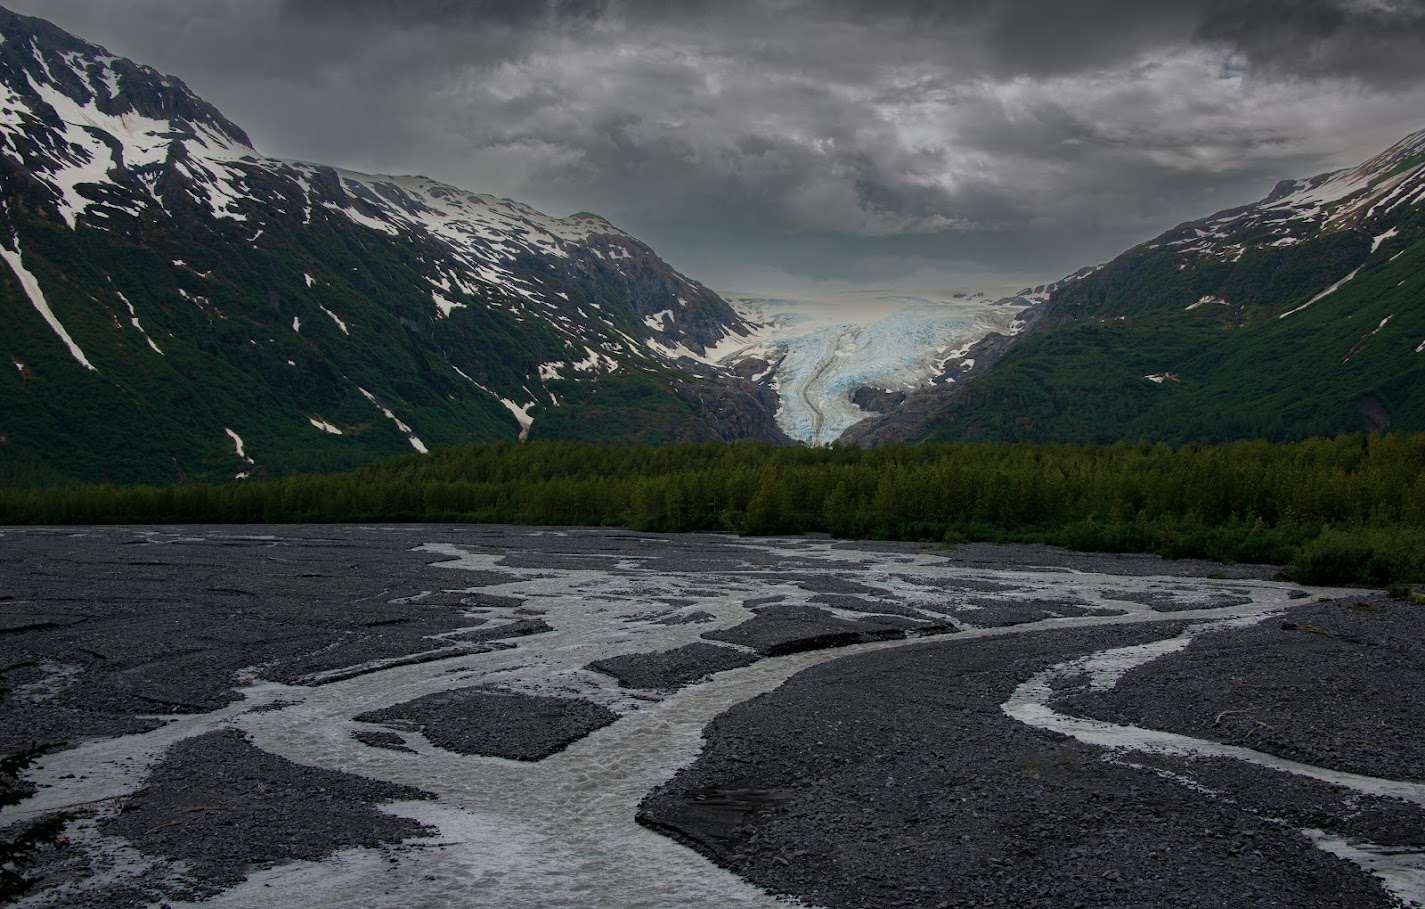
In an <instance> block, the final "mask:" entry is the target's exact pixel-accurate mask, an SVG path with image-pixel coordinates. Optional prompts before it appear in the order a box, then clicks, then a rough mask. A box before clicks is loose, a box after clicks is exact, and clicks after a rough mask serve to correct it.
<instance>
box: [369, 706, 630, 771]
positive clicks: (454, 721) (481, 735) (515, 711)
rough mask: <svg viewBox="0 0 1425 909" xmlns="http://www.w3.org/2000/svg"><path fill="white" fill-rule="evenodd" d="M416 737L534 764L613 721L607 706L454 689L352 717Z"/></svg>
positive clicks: (449, 747) (448, 747) (615, 716)
mask: <svg viewBox="0 0 1425 909" xmlns="http://www.w3.org/2000/svg"><path fill="white" fill-rule="evenodd" d="M356 719H357V721H359V722H362V723H382V724H385V725H387V726H392V727H394V728H397V729H403V730H409V731H413V732H420V733H422V734H423V735H425V737H426V738H427V739H429V740H430V742H431V744H433V745H435V746H436V747H438V748H444V749H446V750H448V751H454V752H457V753H459V754H479V755H484V756H486V757H501V758H508V759H510V760H514V761H538V760H542V759H544V758H547V757H549V756H550V755H551V754H555V753H557V752H559V751H562V750H564V749H565V748H567V747H569V745H570V744H572V743H574V742H577V741H578V740H579V739H582V738H583V737H584V736H586V735H588V734H589V733H591V732H593V731H595V730H597V729H602V728H603V727H605V726H607V725H609V724H610V723H612V722H614V721H615V720H617V719H618V714H616V713H614V712H613V711H612V710H609V709H608V708H607V707H603V706H600V705H599V704H595V703H592V702H590V701H585V700H579V699H576V698H553V697H544V696H541V695H532V694H522V693H518V692H508V691H493V690H490V689H487V688H457V689H455V690H454V691H442V692H438V693H436V694H430V695H426V696H425V697H423V698H417V699H416V700H414V701H407V702H405V703H404V704H397V705H396V706H394V707H387V708H385V709H382V710H373V711H370V712H368V713H363V714H361V715H359V716H357V717H356Z"/></svg>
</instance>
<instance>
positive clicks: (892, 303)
mask: <svg viewBox="0 0 1425 909" xmlns="http://www.w3.org/2000/svg"><path fill="white" fill-rule="evenodd" d="M1013 293H1014V291H1013V289H1012V288H1010V287H1008V286H1003V287H973V288H956V289H953V290H950V291H940V292H934V293H931V292H924V293H922V292H916V293H886V292H884V291H851V292H845V293H836V294H824V295H808V296H758V295H755V294H745V293H728V294H723V296H724V297H725V298H726V299H727V300H728V302H730V303H731V304H732V306H733V309H734V310H736V311H737V314H738V315H739V316H741V317H742V318H743V319H744V320H745V321H746V322H748V323H749V324H750V325H752V326H753V331H752V334H751V335H750V336H747V337H743V338H737V337H730V338H729V339H728V343H725V344H724V345H720V346H719V347H718V348H715V349H712V350H709V352H708V358H709V359H710V360H711V361H712V362H715V363H717V364H719V365H723V366H727V365H732V364H736V363H738V362H741V361H744V360H748V359H752V358H761V359H764V360H767V361H768V362H769V363H771V364H774V366H773V368H774V373H773V376H772V382H773V383H774V385H775V387H776V389H777V394H778V398H779V407H778V410H777V424H778V425H779V426H780V427H781V429H782V431H783V432H785V433H786V434H787V435H789V436H791V437H792V438H793V439H796V440H798V441H801V442H805V443H807V444H810V445H830V444H831V443H832V442H835V441H836V440H837V439H839V438H840V437H841V436H842V434H844V433H845V432H846V430H848V429H850V428H851V427H852V426H853V425H855V424H856V423H859V422H860V421H861V420H864V419H866V418H867V417H869V416H872V414H870V413H868V412H867V411H865V410H863V409H861V408H860V407H858V406H857V405H856V404H855V403H854V402H853V401H852V396H853V395H854V394H855V393H856V391H857V390H858V389H860V388H862V387H869V388H874V389H877V390H884V391H909V390H912V389H916V388H923V387H925V386H927V385H931V384H934V383H937V382H952V381H954V378H953V373H955V372H957V371H960V370H962V369H969V368H970V367H972V366H973V361H972V360H967V359H966V356H967V354H968V352H969V348H970V347H971V346H973V345H974V344H975V343H976V342H978V341H980V340H982V339H984V338H985V337H986V336H988V335H990V334H996V333H998V334H1006V335H1007V334H1014V333H1015V332H1016V331H1017V330H1018V323H1017V322H1016V316H1018V315H1019V314H1020V313H1022V312H1023V311H1024V309H1025V307H1026V306H1028V305H1029V302H1030V301H1028V300H1025V299H1023V298H1022V297H1017V296H1011V294H1013ZM947 372H948V373H949V374H950V375H949V376H947Z"/></svg>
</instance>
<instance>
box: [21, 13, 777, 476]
mask: <svg viewBox="0 0 1425 909" xmlns="http://www.w3.org/2000/svg"><path fill="white" fill-rule="evenodd" d="M0 248H3V250H4V252H5V253H6V256H5V258H6V259H7V261H8V262H9V263H10V266H11V267H10V269H8V272H9V273H10V280H8V281H7V280H5V273H6V270H3V269H0V306H3V307H4V312H5V314H6V318H9V319H12V321H13V320H18V321H17V322H15V324H16V326H17V328H16V331H15V332H14V333H13V337H12V338H11V339H9V340H8V341H7V342H4V343H3V344H0V346H3V347H4V348H5V349H4V351H3V352H4V353H6V354H7V355H9V358H10V360H11V361H12V362H15V363H19V364H23V365H24V367H25V368H24V369H17V370H16V371H15V372H16V375H14V376H8V377H7V378H6V379H3V380H0V400H3V401H4V403H5V405H6V406H5V408H4V412H5V413H7V414H8V416H7V417H5V418H4V419H5V424H6V425H0V462H3V461H4V460H5V458H6V457H7V456H9V455H11V454H13V453H14V452H15V451H16V450H19V449H20V448H24V449H25V450H27V451H28V455H27V457H29V458H30V459H31V460H32V461H34V462H36V463H39V462H43V461H46V460H47V458H48V453H49V452H50V451H51V450H53V449H55V448H64V449H79V450H83V451H84V452H85V457H86V459H87V460H88V462H89V463H90V464H93V465H103V467H102V468H100V469H102V470H104V471H108V470H110V469H112V467H113V465H115V464H116V463H120V462H124V461H129V462H133V463H129V464H128V465H127V466H126V467H125V468H124V471H123V472H124V475H129V476H132V475H135V474H134V472H135V471H137V472H138V474H140V475H143V476H144V477H145V478H158V477H157V475H155V474H152V473H146V472H145V468H142V467H139V466H137V462H138V461H144V462H146V463H148V464H149V466H150V467H152V462H153V460H154V456H156V458H157V461H158V462H160V463H162V464H165V465H168V466H167V467H166V468H165V469H167V470H176V472H177V475H178V476H185V475H188V472H189V470H190V469H196V470H197V472H198V473H199V475H203V476H211V475H213V474H215V473H218V472H222V471H225V472H226V475H227V476H229V477H231V476H233V475H237V474H239V473H241V474H244V475H246V474H254V475H255V472H256V473H261V472H262V471H263V470H265V469H271V470H278V471H281V470H285V469H292V468H293V467H294V465H298V464H312V463H323V462H332V463H340V462H350V461H351V460H352V459H353V458H356V459H360V458H364V457H366V456H369V455H370V454H375V453H385V452H390V451H392V450H393V449H395V450H399V448H400V447H401V446H402V445H404V446H406V448H407V450H409V449H410V448H412V447H414V448H416V449H417V450H420V449H421V448H423V447H425V446H426V445H427V444H429V445H436V444H450V443H452V442H459V441H465V440H471V439H488V438H498V437H507V438H511V439H513V438H516V437H519V438H525V437H532V438H533V437H540V436H541V435H544V436H545V437H598V438H608V439H611V440H612V439H619V440H630V439H634V438H644V439H646V440H650V441H651V440H660V441H667V440H672V439H678V438H698V439H702V438H719V437H720V438H746V437H753V438H771V439H777V440H784V439H785V437H784V436H782V434H781V433H780V431H779V430H777V429H776V427H775V425H774V424H773V423H772V420H771V411H772V409H773V408H774V407H775V400H774V396H772V395H771V393H770V392H769V391H767V390H764V389H759V388H758V387H756V386H755V385H753V384H752V383H750V382H747V381H745V380H744V379H741V378H739V377H737V376H735V375H734V374H732V372H731V371H730V370H725V369H719V368H716V367H713V366H711V365H709V364H708V363H707V362H706V360H707V357H706V352H707V351H708V349H710V348H712V347H714V346H716V345H718V344H720V343H724V342H728V341H734V342H735V341H736V340H737V339H739V338H740V337H742V336H744V335H745V334H746V333H747V332H748V330H749V329H748V327H747V326H746V325H745V324H744V323H743V322H742V320H741V319H740V318H739V317H738V316H737V314H736V313H735V312H734V311H733V310H732V308H731V307H730V306H729V305H728V304H727V303H726V301H724V300H722V299H721V298H720V297H718V296H717V295H716V294H715V293H713V292H711V291H710V290H708V289H707V288H705V287H703V286H701V285H700V284H698V283H697V282H695V281H693V280H691V279H689V278H687V277H686V276H684V275H682V274H679V273H678V272H677V271H675V270H674V269H673V268H671V267H670V266H668V265H667V264H666V263H665V262H663V261H662V260H661V259H660V258H659V257H658V256H657V254H656V253H654V251H653V250H651V249H650V248H648V247H647V246H646V245H644V244H643V243H641V242H639V241H638V240H636V239H635V238H633V237H631V236H629V235H628V234H627V233H625V232H623V231H621V230H619V229H618V228H616V227H614V226H613V225H612V224H610V223H609V222H607V221H606V220H604V219H603V218H600V217H598V216H596V215H592V214H588V213H580V214H576V215H573V216H571V217H568V218H553V217H549V216H547V215H544V214H542V213H540V212H537V211H535V210H534V209H532V208H530V207H528V206H525V205H522V204H520V203H518V202H514V201H511V200H508V199H500V198H496V197H493V196H489V195H481V194H478V193H473V192H468V191H465V190H461V189H458V188H456V187H452V186H448V185H445V184H442V183H439V182H437V181H434V180H430V179H427V178H424V177H386V176H373V175H367V174H358V173H353V172H349V171H344V170H338V169H335V168H331V167H324V166H320V165H315V164H307V163H298V162H289V161H281V160H276V159H272V158H268V157H265V156H263V155H261V154H260V153H258V152H257V151H256V150H255V149H254V148H253V145H252V142H251V141H250V140H249V138H248V137H247V135H246V134H245V133H244V132H243V130H242V129H241V128H239V127H238V126H237V125H235V124H233V123H232V122H230V121H228V120H227V119H226V118H225V117H223V115H222V114H221V113H220V112H219V111H218V110H217V109H216V108H214V107H213V106H212V105H210V104H208V103H207V102H205V101H203V100H202V99H201V98H199V97H197V96H196V95H195V94H194V93H193V92H192V91H191V90H190V89H189V88H188V87H187V86H186V85H184V84H183V83H182V82H181V81H180V80H178V79H176V78H174V77H171V76H165V75H161V74H159V73H158V72H156V71H155V70H153V69H151V68H149V67H146V66H141V65H139V64H136V63H133V62H131V61H129V60H126V59H123V58H121V57H117V56H115V55H113V54H110V53H109V52H107V51H105V50H104V49H102V48H99V47H96V46H94V45H91V44H88V43H86V42H84V41H82V40H80V39H78V38H75V37H74V36H72V35H69V34H67V33H65V32H63V31H62V30H60V29H58V28H56V27H54V26H53V25H51V24H49V23H47V22H44V21H42V20H39V19H33V18H28V17H23V16H17V15H15V14H13V13H10V12H9V11H6V10H3V9H0ZM21 263H23V265H21ZM21 301H23V302H24V303H25V306H24V307H20V306H19V305H18V304H19V302H21ZM12 314H13V315H12ZM41 328H43V329H44V330H43V331H41ZM56 350H59V351H64V352H66V353H67V363H68V364H69V366H68V367H65V368H64V369H63V370H62V369H61V368H60V361H59V359H57V358H56V357H54V356H53V354H54V353H55V351H56ZM76 370H79V371H83V372H85V373H89V374H90V376H89V379H88V380H87V381H89V382H90V383H91V384H90V385H87V386H86V385H84V384H83V381H82V380H81V377H80V376H79V375H77V374H76ZM95 383H97V384H95ZM42 384H43V385H44V386H45V390H43V391H42V389H41V387H40V386H41V385H42ZM598 388H603V389H605V394H604V395H603V396H602V397H600V398H598V399H597V400H595V399H594V398H592V397H591V396H592V395H594V394H595V393H596V389H598ZM101 399H107V400H108V402H109V403H108V405H107V406H106V407H104V408H99V404H98V403H97V402H98V401H99V400H101ZM179 400H181V401H182V405H181V406H182V408H184V409H185V410H186V412H183V413H180V412H178V409H177V408H176V407H175V402H176V401H179ZM373 400H375V401H377V402H379V403H378V404H376V405H374V406H373V404H372V401H373ZM75 402H79V403H78V404H77V405H76V403H75ZM76 406H77V407H78V408H79V409H82V408H83V407H86V406H87V407H93V408H96V409H97V410H96V413H94V414H91V415H88V416H86V417H85V418H84V419H76V416H75V413H74V410H75V408H76ZM118 411H126V412H127V413H126V416H127V419H129V420H130V421H139V422H143V423H145V424H147V425H150V426H151V428H152V429H153V431H154V432H155V434H156V435H155V441H153V443H152V447H151V448H149V449H148V450H147V451H145V452H144V453H142V454H140V453H138V452H137V451H136V450H134V451H127V452H126V451H124V450H122V445H123V444H124V442H125V436H124V434H123V433H122V432H119V431H116V428H115V427H101V426H89V425H88V424H89V423H93V422H96V421H98V422H102V420H103V419H105V415H110V416H108V418H109V419H114V420H119V419H121V418H120V417H119V416H118ZM635 412H641V413H645V414H650V415H652V414H656V416H650V417H649V418H646V419H641V420H640V419H626V418H625V416H623V415H626V414H631V413H635ZM388 417H389V419H388ZM154 420H157V421H158V422H160V423H162V422H167V423H168V424H169V425H168V426H166V427H160V426H158V425H154V423H153V421H154ZM383 425H385V426H386V427H387V428H385V429H382V428H380V427H382V426H383ZM225 427H234V428H236V429H237V430H238V431H240V432H241V433H242V435H243V437H244V438H245V439H246V440H247V442H248V450H249V458H250V459H252V460H255V461H256V466H255V468H254V467H253V465H251V464H249V463H248V461H247V460H245V459H233V458H232V457H231V445H230V442H229V441H228V439H227V437H226V435H225V434H224V428H225ZM164 433H169V434H177V435H182V436H184V438H183V439H182V440H173V439H168V437H167V436H165V435H164ZM107 437H112V438H113V439H114V442H113V443H112V447H111V448H107V449H106V448H105V443H101V442H100V441H98V440H101V439H104V438H107ZM417 440H419V441H420V445H417V444H416V441H417ZM127 441H128V442H132V441H133V440H132V438H129V439H127ZM7 446H9V447H8V448H7ZM224 451H226V452H228V455H227V456H226V457H227V464H226V466H220V464H221V463H222V456H220V453H221V452H224ZM333 459H335V460H334V461H333ZM195 462H201V464H202V465H203V466H201V467H195V468H189V467H186V466H185V465H193V464H194V463H195ZM105 475H107V473H106V474H105Z"/></svg>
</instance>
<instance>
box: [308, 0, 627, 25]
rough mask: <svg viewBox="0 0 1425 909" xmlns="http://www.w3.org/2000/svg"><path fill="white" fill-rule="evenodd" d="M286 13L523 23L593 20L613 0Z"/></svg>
mask: <svg viewBox="0 0 1425 909" xmlns="http://www.w3.org/2000/svg"><path fill="white" fill-rule="evenodd" d="M283 6H284V11H285V13H286V14H287V16H289V17H291V18H294V19H307V20H310V21H315V22H319V23H320V22H324V21H329V20H330V19H332V18H333V17H353V16H354V17H358V18H363V19H371V20H380V21H382V22H384V23H387V24H389V23H403V24H408V25H414V24H430V25H440V26H461V25H491V24H498V25H503V26H509V27H521V26H529V25H535V24H539V23H547V22H550V21H560V20H573V21H588V20H592V19H595V18H598V17H600V16H602V15H605V14H607V12H608V7H609V2H608V0H287V2H286V3H284V5H283Z"/></svg>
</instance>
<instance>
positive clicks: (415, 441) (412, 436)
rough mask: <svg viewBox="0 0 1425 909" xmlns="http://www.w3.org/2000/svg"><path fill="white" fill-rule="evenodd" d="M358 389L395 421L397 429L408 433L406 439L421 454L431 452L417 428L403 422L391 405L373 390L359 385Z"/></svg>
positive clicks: (387, 417)
mask: <svg viewBox="0 0 1425 909" xmlns="http://www.w3.org/2000/svg"><path fill="white" fill-rule="evenodd" d="M356 390H357V391H359V392H361V394H362V395H363V396H364V397H365V398H366V400H368V401H370V402H371V403H372V404H375V405H376V409H377V410H379V411H381V412H382V413H383V414H385V415H386V419H388V420H390V421H391V422H393V423H395V424H396V428H397V429H399V430H401V432H403V433H405V434H406V441H408V442H410V443H411V447H412V448H414V449H415V450H416V451H419V452H420V453H421V454H430V449H429V448H427V447H426V444H425V443H424V442H422V441H421V440H420V439H419V438H418V437H417V436H416V433H415V430H413V429H411V427H409V426H407V425H406V424H405V423H403V422H401V418H400V417H398V416H396V415H395V414H394V413H392V412H391V409H390V408H389V407H387V406H386V405H385V404H382V403H381V402H380V401H378V400H377V399H376V396H375V395H373V394H372V393H371V392H369V391H367V390H366V389H364V388H361V387H359V386H358V387H357V389H356Z"/></svg>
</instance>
